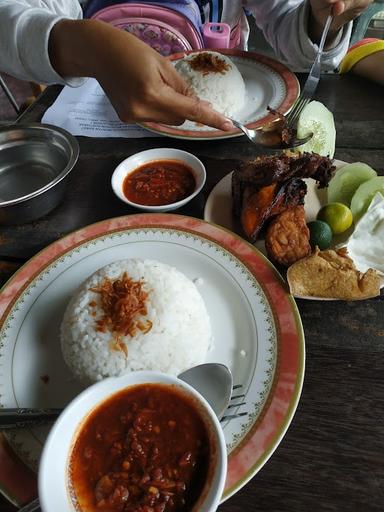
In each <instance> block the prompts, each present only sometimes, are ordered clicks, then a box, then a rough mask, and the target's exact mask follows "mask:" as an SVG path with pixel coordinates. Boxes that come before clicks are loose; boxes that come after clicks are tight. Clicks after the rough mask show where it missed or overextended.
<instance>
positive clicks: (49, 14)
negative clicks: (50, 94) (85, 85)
mask: <svg viewBox="0 0 384 512" xmlns="http://www.w3.org/2000/svg"><path fill="white" fill-rule="evenodd" d="M81 16H82V11H81V7H80V4H79V2H78V1H77V0H0V70H1V71H4V72H6V73H9V74H10V75H13V76H15V77H17V78H20V79H22V80H31V81H35V82H38V83H45V84H52V83H58V84H70V85H78V84H80V83H82V82H83V79H76V78H68V79H64V78H62V77H61V76H60V75H58V74H57V73H56V71H55V70H54V69H53V67H52V66H51V63H50V60H49V55H48V39H49V33H50V31H51V29H52V27H53V26H54V25H55V23H57V22H58V21H59V20H61V19H63V18H70V19H78V18H81Z"/></svg>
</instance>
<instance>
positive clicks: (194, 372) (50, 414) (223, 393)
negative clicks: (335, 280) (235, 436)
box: [0, 363, 248, 430]
mask: <svg viewBox="0 0 384 512" xmlns="http://www.w3.org/2000/svg"><path fill="white" fill-rule="evenodd" d="M178 378H179V379H181V380H183V381H184V382H186V383H187V384H190V385H191V386H192V387H193V388H195V389H196V391H198V392H199V393H200V394H201V395H202V396H203V397H204V398H205V399H206V400H207V402H208V403H209V405H210V406H211V407H212V409H213V410H214V412H215V414H216V416H217V417H218V418H219V419H220V420H221V421H226V420H230V419H233V418H237V417H239V416H245V415H246V414H248V413H246V412H236V413H233V414H230V413H228V414H225V413H226V411H228V410H229V409H230V408H237V407H240V406H241V405H244V402H241V403H239V402H237V403H235V402H234V400H236V399H242V398H243V397H244V395H242V394H240V395H235V396H234V395H233V394H232V392H233V390H234V389H238V388H240V387H241V385H237V386H233V379H232V374H231V371H230V369H229V368H228V367H227V366H225V365H224V364H220V363H204V364H200V365H198V366H194V367H193V368H190V369H189V370H186V371H184V372H182V373H180V375H178ZM231 401H232V403H231V404H230V402H231ZM62 410H63V409H28V408H6V407H4V408H0V430H7V429H12V428H25V427H30V426H32V425H41V424H43V423H48V422H52V421H55V419H56V418H57V417H58V416H59V415H60V413H61V412H62Z"/></svg>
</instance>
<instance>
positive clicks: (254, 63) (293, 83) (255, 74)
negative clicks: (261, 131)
mask: <svg viewBox="0 0 384 512" xmlns="http://www.w3.org/2000/svg"><path fill="white" fill-rule="evenodd" d="M218 51H219V52H220V53H222V54H224V55H228V57H230V58H231V59H232V61H233V62H234V63H235V65H236V66H237V68H238V69H239V71H240V73H241V75H242V77H243V79H244V83H245V89H246V102H245V105H244V107H243V108H242V109H241V110H240V111H239V112H238V114H237V115H236V118H237V120H238V121H240V122H241V123H243V124H245V125H247V127H248V128H252V129H256V128H260V127H261V126H264V125H265V124H268V123H270V122H272V121H274V120H275V119H276V116H274V115H273V114H271V113H270V112H269V111H268V110H267V107H271V108H273V109H275V110H278V111H279V112H280V113H282V114H286V113H288V112H289V110H290V109H291V107H292V105H293V104H294V102H295V101H296V99H297V97H298V96H299V93H300V85H299V82H298V80H297V78H296V76H295V75H294V73H292V72H291V71H290V70H289V69H288V68H287V67H286V66H284V65H283V64H281V63H280V62H278V61H276V60H274V59H271V58H269V57H266V56H265V55H260V54H258V53H255V52H245V51H241V50H218ZM189 53H195V52H185V53H176V54H174V55H172V56H170V57H169V58H170V59H171V60H172V61H176V60H178V59H180V58H182V57H183V56H184V55H187V54H189ZM143 126H144V127H145V128H148V129H149V130H151V131H153V132H156V133H159V134H162V135H168V136H170V137H175V138H179V139H200V140H204V139H225V138H229V137H240V136H242V135H243V133H242V132H241V131H240V130H239V129H238V128H234V129H233V130H232V131H229V132H224V131H221V130H215V129H213V128H210V127H208V126H203V125H198V124H196V123H194V122H191V121H185V122H184V124H182V125H181V126H169V125H165V124H160V123H152V122H147V123H143Z"/></svg>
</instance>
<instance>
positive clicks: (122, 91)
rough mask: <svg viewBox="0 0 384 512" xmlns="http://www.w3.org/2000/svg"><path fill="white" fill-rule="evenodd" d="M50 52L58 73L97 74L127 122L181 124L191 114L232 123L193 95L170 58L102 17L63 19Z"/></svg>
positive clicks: (220, 125)
mask: <svg viewBox="0 0 384 512" xmlns="http://www.w3.org/2000/svg"><path fill="white" fill-rule="evenodd" d="M49 52H50V57H51V62H52V65H53V67H54V68H55V69H56V71H57V72H58V73H59V74H60V75H62V76H89V77H94V78H96V79H97V80H98V82H99V83H100V85H101V86H102V87H103V89H104V91H105V93H106V94H107V96H108V97H109V99H110V101H111V103H112V105H113V106H114V108H115V110H116V112H117V113H118V115H119V117H120V119H122V120H123V121H126V122H129V121H157V122H163V123H167V124H181V123H183V122H184V120H185V119H189V120H192V121H196V122H198V123H203V124H207V125H209V126H213V127H216V128H219V129H223V130H230V129H231V128H233V125H232V123H231V122H230V121H228V119H226V118H225V117H224V116H223V115H221V114H218V113H217V112H215V111H214V110H212V108H211V107H210V106H209V105H208V103H207V102H204V101H201V100H199V99H198V98H196V97H194V96H192V95H191V94H190V92H189V90H188V87H187V85H186V83H185V82H184V80H183V79H182V78H181V76H180V75H179V74H178V73H177V72H176V70H175V68H174V67H173V65H172V63H171V62H170V61H169V60H167V59H165V58H164V57H162V56H161V55H160V54H159V53H157V52H156V51H155V50H153V49H152V48H151V47H150V46H148V45H147V44H145V43H143V42H142V41H140V39H138V38H137V37H135V36H133V35H132V34H129V33H128V32H126V31H124V30H121V29H118V28H114V27H112V26H111V25H109V24H107V23H104V22H103V21H98V20H82V21H78V20H76V21H71V20H63V21H60V22H59V23H57V24H56V25H55V27H54V28H53V30H52V33H51V37H50V44H49Z"/></svg>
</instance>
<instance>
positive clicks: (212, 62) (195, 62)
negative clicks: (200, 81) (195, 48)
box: [189, 52, 229, 76]
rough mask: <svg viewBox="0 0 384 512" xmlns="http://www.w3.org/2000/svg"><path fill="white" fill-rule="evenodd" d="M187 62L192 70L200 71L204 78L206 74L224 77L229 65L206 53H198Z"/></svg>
mask: <svg viewBox="0 0 384 512" xmlns="http://www.w3.org/2000/svg"><path fill="white" fill-rule="evenodd" d="M189 62H190V66H191V68H192V69H194V70H195V71H200V72H201V73H202V74H203V75H204V76H205V75H208V73H220V74H221V75H224V74H225V72H226V71H228V70H229V64H228V63H227V62H225V60H224V59H221V58H220V57H219V56H217V55H212V54H211V53H208V52H201V53H198V54H197V55H196V56H195V57H193V58H192V59H191V60H190V61H189Z"/></svg>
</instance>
